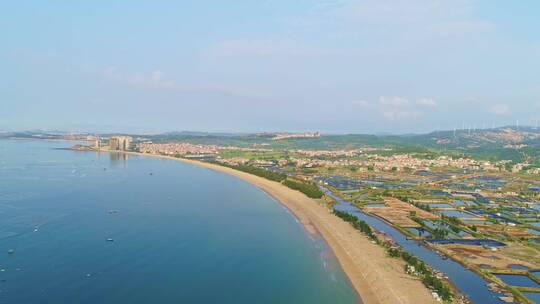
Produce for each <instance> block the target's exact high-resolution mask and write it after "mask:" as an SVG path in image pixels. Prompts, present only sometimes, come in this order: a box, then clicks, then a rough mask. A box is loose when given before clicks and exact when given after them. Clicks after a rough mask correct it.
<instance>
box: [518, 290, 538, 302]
mask: <svg viewBox="0 0 540 304" xmlns="http://www.w3.org/2000/svg"><path fill="white" fill-rule="evenodd" d="M522 294H523V295H524V296H525V297H527V299H529V300H531V301H533V302H534V303H540V293H538V292H522Z"/></svg>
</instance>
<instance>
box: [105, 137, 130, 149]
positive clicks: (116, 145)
mask: <svg viewBox="0 0 540 304" xmlns="http://www.w3.org/2000/svg"><path fill="white" fill-rule="evenodd" d="M131 141H132V138H131V137H129V136H111V138H109V149H111V150H120V151H127V150H129V148H130V146H131Z"/></svg>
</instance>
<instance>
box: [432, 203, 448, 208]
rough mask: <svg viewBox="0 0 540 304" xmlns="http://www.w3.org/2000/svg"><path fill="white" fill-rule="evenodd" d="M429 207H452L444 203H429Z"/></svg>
mask: <svg viewBox="0 0 540 304" xmlns="http://www.w3.org/2000/svg"><path fill="white" fill-rule="evenodd" d="M429 207H430V208H452V207H453V206H452V205H450V204H446V203H436V204H429Z"/></svg>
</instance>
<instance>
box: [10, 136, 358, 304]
mask: <svg viewBox="0 0 540 304" xmlns="http://www.w3.org/2000/svg"><path fill="white" fill-rule="evenodd" d="M72 144H73V143H66V142H45V141H23V140H0V303H357V302H358V298H357V296H356V294H355V292H354V290H353V289H352V287H351V285H350V283H349V282H348V280H347V278H346V277H345V275H344V273H343V272H342V270H341V269H340V267H339V266H338V264H337V261H336V260H335V258H334V257H333V256H332V255H331V254H329V252H328V250H327V248H326V245H325V243H324V242H322V241H321V240H320V239H313V238H311V237H310V236H308V235H307V234H306V233H305V231H304V230H303V228H302V227H301V226H300V225H299V224H298V223H297V221H296V220H295V218H294V217H293V216H292V215H291V214H289V212H288V211H287V210H285V209H284V208H283V207H282V206H281V205H279V204H278V203H277V202H275V201H274V200H273V199H272V198H270V197H269V196H268V195H267V194H265V193H263V192H262V191H260V190H258V189H257V188H256V187H254V186H252V185H250V184H248V183H246V182H244V181H242V180H239V179H237V178H234V177H231V176H228V175H225V174H220V173H217V172H213V171H211V170H208V169H203V168H199V167H195V166H191V165H186V164H182V163H179V162H175V161H167V160H160V159H153V158H145V157H134V156H129V158H128V157H127V156H125V155H122V154H106V153H102V154H97V153H94V152H74V151H68V150H59V149H55V148H62V147H69V146H71V145H72ZM108 239H111V240H112V241H111V240H109V241H108ZM11 249H13V250H14V253H13V254H9V253H8V252H9V250H11Z"/></svg>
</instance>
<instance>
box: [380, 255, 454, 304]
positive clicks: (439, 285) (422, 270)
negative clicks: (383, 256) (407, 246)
mask: <svg viewBox="0 0 540 304" xmlns="http://www.w3.org/2000/svg"><path fill="white" fill-rule="evenodd" d="M388 254H389V255H390V256H391V257H401V258H402V259H403V260H404V261H405V262H407V265H408V266H411V267H413V269H414V272H416V274H417V275H419V276H420V277H421V278H422V282H423V283H424V285H426V286H427V287H428V288H431V289H433V290H434V291H435V292H437V293H438V294H439V296H440V297H441V298H442V299H443V300H444V301H445V302H451V301H452V298H453V294H452V291H451V289H450V287H448V285H447V284H445V283H444V282H443V281H442V280H441V279H439V278H437V277H436V276H435V274H434V273H433V271H432V270H431V269H430V268H428V267H427V266H426V264H425V263H424V262H423V261H421V260H419V259H418V258H417V257H415V256H414V255H412V254H410V253H408V252H407V251H404V250H402V249H401V248H396V247H390V248H388ZM406 270H409V267H407V268H406Z"/></svg>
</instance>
